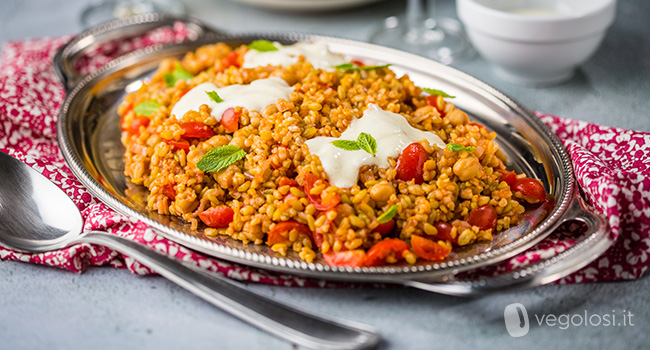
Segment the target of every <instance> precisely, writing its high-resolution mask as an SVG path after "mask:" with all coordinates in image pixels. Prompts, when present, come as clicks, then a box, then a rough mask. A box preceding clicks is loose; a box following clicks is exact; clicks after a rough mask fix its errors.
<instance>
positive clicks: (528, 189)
mask: <svg viewBox="0 0 650 350" xmlns="http://www.w3.org/2000/svg"><path fill="white" fill-rule="evenodd" d="M510 189H512V190H513V191H516V192H521V194H523V195H526V196H528V197H531V198H535V199H536V200H538V201H540V202H541V201H543V200H545V199H546V191H545V190H544V186H542V184H541V183H540V182H539V181H537V180H535V179H531V178H529V177H524V178H521V179H517V180H516V181H515V183H514V184H513V185H512V186H510Z"/></svg>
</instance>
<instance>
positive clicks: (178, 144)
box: [163, 140, 190, 153]
mask: <svg viewBox="0 0 650 350" xmlns="http://www.w3.org/2000/svg"><path fill="white" fill-rule="evenodd" d="M163 142H165V143H166V144H168V145H170V146H172V151H177V150H179V149H182V150H184V151H185V153H187V152H189V151H190V143H189V142H188V141H187V140H179V141H174V140H163Z"/></svg>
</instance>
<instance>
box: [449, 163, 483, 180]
mask: <svg viewBox="0 0 650 350" xmlns="http://www.w3.org/2000/svg"><path fill="white" fill-rule="evenodd" d="M482 169H483V167H482V166H481V163H479V161H478V159H476V158H475V157H468V158H462V159H459V160H458V161H456V163H455V164H454V168H453V170H454V174H456V176H458V179H459V180H460V181H469V180H471V179H473V178H474V177H476V176H477V175H478V174H479V173H480V172H481V170H482Z"/></svg>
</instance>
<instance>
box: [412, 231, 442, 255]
mask: <svg viewBox="0 0 650 350" xmlns="http://www.w3.org/2000/svg"><path fill="white" fill-rule="evenodd" d="M411 247H412V248H413V251H414V252H415V254H417V256H419V257H420V258H422V259H425V260H429V261H435V260H442V259H444V258H445V257H446V256H447V255H449V253H451V249H450V248H449V247H446V246H444V245H441V244H438V242H434V241H432V240H430V239H427V238H424V237H420V236H415V235H413V236H411Z"/></svg>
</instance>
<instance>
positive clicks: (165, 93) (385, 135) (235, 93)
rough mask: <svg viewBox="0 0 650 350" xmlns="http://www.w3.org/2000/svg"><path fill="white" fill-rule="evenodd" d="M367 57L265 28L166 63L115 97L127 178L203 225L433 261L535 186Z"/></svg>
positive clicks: (298, 250)
mask: <svg viewBox="0 0 650 350" xmlns="http://www.w3.org/2000/svg"><path fill="white" fill-rule="evenodd" d="M368 64H370V63H366V62H361V61H358V60H354V59H351V60H348V59H345V58H344V57H342V56H340V55H337V54H334V53H331V52H330V51H329V50H328V47H327V44H326V43H322V42H314V43H298V44H294V45H281V44H279V43H272V42H268V41H263V40H259V41H255V42H252V43H250V44H248V45H242V46H239V47H236V48H231V47H230V46H228V45H226V44H224V43H217V44H213V45H206V46H203V47H200V48H198V49H197V50H196V51H195V52H190V53H187V54H186V55H185V56H184V57H183V58H182V59H181V60H176V59H166V60H163V61H162V62H161V63H160V65H159V67H158V69H157V71H156V72H155V73H154V74H153V75H152V76H151V78H150V79H149V80H148V81H146V82H144V83H143V84H142V86H141V87H140V88H139V89H138V90H137V91H135V92H133V93H130V94H127V95H126V96H125V98H124V100H123V102H122V103H121V104H120V106H119V108H118V113H119V114H120V116H121V127H122V143H123V144H124V146H125V154H124V162H125V175H126V176H127V177H128V178H129V179H130V181H132V182H133V183H134V184H137V185H142V186H144V187H146V188H147V190H148V197H147V199H146V200H147V207H148V209H149V210H151V211H154V212H157V213H159V214H162V215H171V216H177V217H180V218H182V219H183V220H185V221H186V222H187V223H188V224H189V225H190V226H191V228H192V230H196V231H197V232H202V233H203V234H204V235H206V236H208V237H216V236H218V235H225V236H229V237H232V238H233V239H236V240H239V241H243V242H244V243H250V244H265V245H268V246H270V247H271V249H272V250H273V251H275V252H276V253H277V254H278V255H281V256H287V255H288V254H294V253H292V252H295V254H296V255H298V256H299V257H300V258H301V259H302V260H304V261H307V262H312V261H314V260H315V259H316V258H317V257H318V256H322V257H323V258H324V260H325V262H326V263H328V264H329V265H335V266H352V267H358V266H378V265H384V264H395V263H401V264H415V263H417V262H418V261H439V260H444V259H445V257H446V256H447V255H448V254H449V253H450V252H451V251H452V249H454V247H461V246H466V245H469V244H472V243H474V242H477V241H490V240H492V237H493V234H495V233H496V232H498V231H500V230H504V229H507V228H509V227H510V226H511V225H515V224H516V223H517V222H518V221H519V220H520V217H521V214H522V213H523V212H524V210H525V208H524V206H525V205H526V204H527V203H532V204H535V203H539V202H542V201H544V200H545V199H546V197H547V195H546V193H545V190H544V187H543V186H542V185H541V183H540V182H539V181H537V180H535V179H531V178H527V177H526V176H525V175H524V174H515V173H514V172H511V171H507V170H506V167H505V165H504V164H505V163H506V159H505V157H504V155H503V153H502V152H501V151H500V150H499V147H498V144H497V143H496V142H495V138H496V134H495V133H494V132H490V131H488V130H487V129H486V128H485V127H484V126H482V125H480V124H478V123H475V122H471V121H470V120H469V118H468V116H467V114H466V113H465V112H463V111H461V110H459V109H457V108H456V107H455V106H454V104H453V96H449V95H448V94H446V93H445V92H443V91H439V90H435V89H434V88H435V87H420V86H416V85H415V84H414V83H413V81H411V80H410V78H409V77H408V75H403V76H398V75H396V73H395V72H393V71H392V70H391V67H390V65H380V66H372V65H368Z"/></svg>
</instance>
